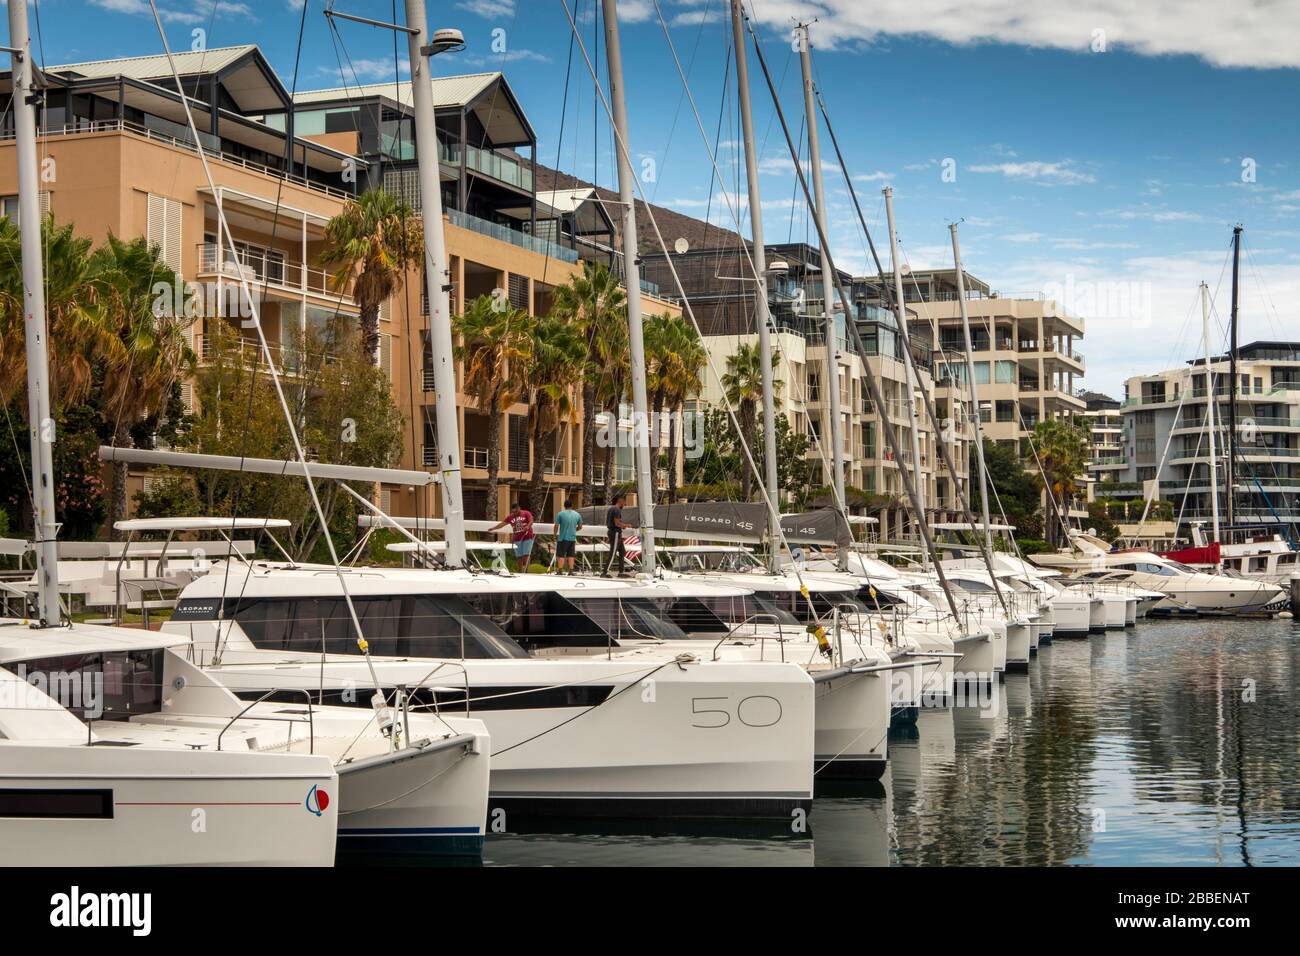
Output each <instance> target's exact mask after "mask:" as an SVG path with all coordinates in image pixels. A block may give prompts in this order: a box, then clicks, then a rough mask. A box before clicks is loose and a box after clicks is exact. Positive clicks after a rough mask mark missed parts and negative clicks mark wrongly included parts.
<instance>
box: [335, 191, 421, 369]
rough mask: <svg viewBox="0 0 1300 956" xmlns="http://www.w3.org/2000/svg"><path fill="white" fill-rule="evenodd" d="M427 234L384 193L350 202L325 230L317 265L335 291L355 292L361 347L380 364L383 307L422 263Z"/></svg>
mask: <svg viewBox="0 0 1300 956" xmlns="http://www.w3.org/2000/svg"><path fill="white" fill-rule="evenodd" d="M423 256H424V233H423V231H422V229H421V224H420V220H419V219H418V218H416V217H415V215H414V213H413V212H412V210H411V207H410V206H408V205H407V204H406V203H405V202H403V201H402V200H400V199H398V198H397V197H396V196H393V195H391V194H389V193H387V192H385V191H384V190H383V189H378V188H376V189H369V190H367V191H366V192H364V193H362V194H361V195H360V196H358V197H357V198H356V199H350V200H348V204H347V205H346V206H345V207H344V208H343V211H342V212H340V213H338V215H336V216H334V218H332V219H331V220H330V221H329V222H328V223H327V224H326V226H325V249H324V251H322V252H321V254H320V255H319V257H318V261H319V263H320V264H321V265H322V266H324V267H325V268H327V269H331V270H333V271H332V274H331V275H330V283H331V285H332V286H333V287H334V289H335V290H336V291H342V290H343V289H346V288H348V286H349V285H351V287H352V297H353V298H354V299H356V302H357V305H358V306H359V307H360V309H361V336H360V338H359V339H358V345H359V347H360V349H361V352H362V354H363V355H364V356H366V358H367V359H368V360H369V361H370V362H372V363H376V364H377V362H378V349H379V307H380V306H381V305H383V303H384V302H386V301H387V300H388V299H389V298H390V297H392V296H393V295H394V294H395V293H396V292H397V291H399V290H400V289H401V288H402V284H403V282H404V281H405V280H406V274H407V271H408V270H410V269H411V268H412V267H414V266H416V265H418V264H419V263H421V262H422V261H423Z"/></svg>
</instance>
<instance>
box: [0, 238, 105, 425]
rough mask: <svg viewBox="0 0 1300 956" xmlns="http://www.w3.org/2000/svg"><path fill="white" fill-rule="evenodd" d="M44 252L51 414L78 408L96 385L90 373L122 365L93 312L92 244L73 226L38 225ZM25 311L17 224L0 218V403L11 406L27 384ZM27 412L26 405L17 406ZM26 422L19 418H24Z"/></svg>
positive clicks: (95, 302) (96, 303)
mask: <svg viewBox="0 0 1300 956" xmlns="http://www.w3.org/2000/svg"><path fill="white" fill-rule="evenodd" d="M41 243H42V247H43V248H44V251H45V263H44V264H45V310H46V323H47V333H48V338H47V341H48V343H49V348H48V355H49V364H50V378H49V381H50V399H51V403H52V405H53V407H54V409H55V410H56V412H57V410H58V409H59V408H60V407H62V406H65V405H66V406H71V405H76V404H77V403H78V402H81V401H83V400H84V399H85V398H86V397H87V396H88V395H89V394H90V392H91V389H92V388H93V386H94V372H95V367H96V365H97V364H99V363H104V364H106V365H108V366H110V367H116V366H120V365H121V364H123V363H124V362H125V361H126V358H127V356H126V350H125V346H124V345H123V343H122V342H121V340H120V339H118V337H117V335H116V334H115V331H116V330H115V329H114V328H113V325H112V323H111V322H110V321H107V320H106V319H105V316H104V312H103V310H101V309H100V308H99V296H98V289H97V288H96V285H95V283H94V281H93V276H92V269H91V254H90V253H91V247H92V245H93V243H92V242H91V240H90V239H87V238H85V237H82V236H78V235H76V234H75V233H74V232H73V228H72V226H71V225H67V226H56V225H55V224H54V219H53V217H51V218H48V219H46V220H45V222H43V223H42V224H41ZM25 322H26V312H25V307H24V304H23V274H22V245H21V237H20V235H19V232H18V224H17V223H15V222H13V221H11V220H10V219H9V218H8V217H0V403H3V404H5V405H8V404H10V403H11V402H13V400H14V398H15V397H16V396H18V395H19V394H20V393H21V392H22V391H23V390H24V389H25V387H26V385H27V351H26V345H25V340H26V330H25V329H24V324H25ZM22 404H23V407H24V408H25V407H26V403H25V402H24V403H22ZM24 415H25V413H24Z"/></svg>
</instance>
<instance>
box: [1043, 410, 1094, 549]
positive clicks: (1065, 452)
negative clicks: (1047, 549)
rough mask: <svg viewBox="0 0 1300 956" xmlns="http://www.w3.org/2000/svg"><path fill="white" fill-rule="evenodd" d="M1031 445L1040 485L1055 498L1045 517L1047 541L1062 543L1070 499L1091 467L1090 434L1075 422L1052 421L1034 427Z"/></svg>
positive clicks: (1052, 499) (1045, 421) (1046, 420)
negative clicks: (1063, 523)
mask: <svg viewBox="0 0 1300 956" xmlns="http://www.w3.org/2000/svg"><path fill="white" fill-rule="evenodd" d="M1030 443H1031V453H1030V457H1031V460H1034V461H1035V464H1036V465H1037V466H1038V467H1036V468H1035V477H1036V479H1037V483H1038V486H1039V487H1040V488H1042V489H1043V490H1044V491H1046V492H1047V494H1048V496H1049V497H1050V499H1051V503H1050V506H1049V508H1048V511H1047V513H1046V514H1045V515H1044V516H1043V517H1044V523H1045V526H1046V528H1047V531H1048V536H1047V540H1048V541H1049V542H1051V543H1054V544H1062V543H1064V542H1062V541H1061V536H1062V535H1061V516H1062V515H1064V514H1066V513H1067V509H1068V502H1069V499H1070V497H1071V496H1072V495H1074V494H1076V493H1077V492H1078V491H1079V487H1080V485H1079V479H1080V476H1081V475H1082V474H1083V472H1084V469H1085V468H1086V467H1087V465H1088V455H1089V452H1090V445H1089V442H1088V434H1087V432H1085V431H1083V430H1082V429H1080V428H1077V427H1076V426H1075V425H1074V424H1073V423H1071V422H1068V421H1065V420H1063V419H1057V418H1049V419H1045V420H1043V421H1041V422H1039V423H1038V424H1037V425H1035V426H1034V433H1033V435H1032V436H1031V437H1030ZM1034 452H1036V453H1037V457H1036V459H1034Z"/></svg>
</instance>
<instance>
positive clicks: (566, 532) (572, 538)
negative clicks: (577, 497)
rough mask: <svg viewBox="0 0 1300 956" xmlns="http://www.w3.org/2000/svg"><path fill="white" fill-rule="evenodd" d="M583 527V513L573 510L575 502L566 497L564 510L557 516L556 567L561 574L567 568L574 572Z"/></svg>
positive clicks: (570, 572)
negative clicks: (579, 536) (579, 532)
mask: <svg viewBox="0 0 1300 956" xmlns="http://www.w3.org/2000/svg"><path fill="white" fill-rule="evenodd" d="M581 528H582V515H580V514H579V513H578V512H576V511H574V510H573V502H572V501H570V500H568V499H565V502H564V510H563V511H561V512H560V513H559V514H557V515H556V516H555V567H556V570H557V571H558V572H559V573H560V574H564V572H565V571H566V570H567V571H568V572H569V574H574V573H575V571H574V569H573V562H574V560H575V557H576V555H577V551H578V531H579V530H580V529H581Z"/></svg>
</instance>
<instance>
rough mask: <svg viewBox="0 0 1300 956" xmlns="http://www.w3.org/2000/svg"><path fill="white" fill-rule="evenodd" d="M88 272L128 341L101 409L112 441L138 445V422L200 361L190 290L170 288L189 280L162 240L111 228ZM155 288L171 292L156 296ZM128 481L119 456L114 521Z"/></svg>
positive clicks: (105, 311)
mask: <svg viewBox="0 0 1300 956" xmlns="http://www.w3.org/2000/svg"><path fill="white" fill-rule="evenodd" d="M90 275H91V281H92V283H93V285H94V287H95V290H96V292H97V297H98V303H99V310H100V313H101V316H102V318H103V320H104V321H105V322H106V323H109V324H111V325H112V327H113V328H114V330H115V332H116V335H117V338H118V339H119V340H120V341H121V343H122V346H123V353H124V357H123V360H122V361H120V362H115V363H110V364H108V365H107V366H106V368H105V372H104V385H103V402H104V404H103V409H102V411H103V415H104V419H105V421H106V422H107V423H108V425H109V431H110V435H111V438H112V442H113V444H114V445H117V446H119V447H123V446H126V445H127V444H128V443H130V444H134V439H133V437H132V436H133V433H134V429H135V426H136V425H137V424H138V423H140V422H141V421H143V420H144V419H147V418H157V417H158V416H159V414H160V413H161V412H162V411H163V408H164V407H165V406H166V404H167V402H168V400H169V399H170V398H171V397H172V390H173V387H174V386H175V385H176V384H178V382H179V381H180V379H181V378H183V377H186V376H189V375H191V374H193V372H194V368H195V365H196V361H197V360H196V358H195V355H194V352H193V350H192V349H191V348H190V345H189V338H188V336H187V333H186V326H187V324H188V321H189V320H187V319H186V318H185V315H186V309H185V299H186V298H187V297H188V296H187V295H186V296H183V297H182V300H181V301H179V302H176V301H173V299H174V298H175V295H174V292H172V290H175V289H183V288H184V286H183V285H182V284H181V283H180V281H179V277H178V276H177V275H176V273H175V272H173V271H172V270H171V269H170V268H169V267H168V266H167V265H166V264H165V263H164V262H162V261H161V260H160V259H159V258H158V249H157V247H153V248H150V246H149V245H148V243H147V242H146V241H145V240H144V239H143V238H137V239H133V240H130V241H124V240H121V239H118V238H117V237H116V236H114V235H113V234H112V233H110V234H109V236H108V239H107V240H106V241H105V242H104V244H103V245H102V246H100V247H99V248H98V249H96V250H95V251H94V253H93V254H92V255H91V258H90ZM158 287H161V288H163V289H166V290H168V295H167V296H162V297H158V296H157V295H156V292H157V288H158ZM159 298H161V299H163V300H164V301H163V302H162V303H161V304H160V302H159V301H158V300H159ZM126 483H127V466H126V463H125V462H114V463H113V495H112V506H111V509H110V513H109V521H110V524H111V525H115V524H116V522H118V521H119V520H121V519H122V518H123V517H124V516H125V515H126ZM110 531H111V533H112V535H113V537H114V538H116V537H119V535H118V534H117V532H116V530H115V529H114V528H112V527H110Z"/></svg>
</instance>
